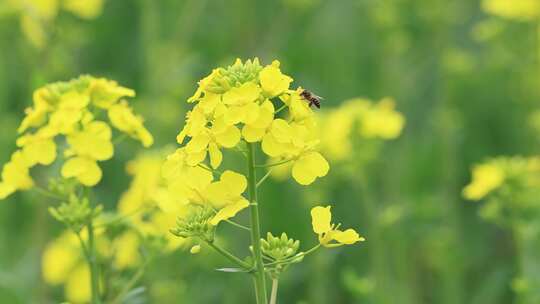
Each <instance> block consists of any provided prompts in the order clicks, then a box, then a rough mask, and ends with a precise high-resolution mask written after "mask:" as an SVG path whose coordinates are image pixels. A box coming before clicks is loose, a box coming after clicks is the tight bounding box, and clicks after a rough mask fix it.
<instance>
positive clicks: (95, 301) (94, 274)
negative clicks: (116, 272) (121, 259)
mask: <svg viewBox="0 0 540 304" xmlns="http://www.w3.org/2000/svg"><path fill="white" fill-rule="evenodd" d="M87 229H88V248H87V251H88V264H89V268H90V283H91V289H92V304H100V303H101V299H100V298H99V276H98V267H97V263H96V249H95V245H94V226H93V223H92V220H91V221H90V222H89V223H88V225H87Z"/></svg>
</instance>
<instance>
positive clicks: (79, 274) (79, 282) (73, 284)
mask: <svg viewBox="0 0 540 304" xmlns="http://www.w3.org/2000/svg"><path fill="white" fill-rule="evenodd" d="M90 286H91V283H90V269H89V268H88V264H79V265H78V266H77V267H76V268H75V269H74V270H72V272H71V273H70V275H69V277H68V279H67V281H66V283H65V286H64V294H65V296H66V299H67V300H68V301H70V302H72V303H88V302H89V301H90V298H91V287H90Z"/></svg>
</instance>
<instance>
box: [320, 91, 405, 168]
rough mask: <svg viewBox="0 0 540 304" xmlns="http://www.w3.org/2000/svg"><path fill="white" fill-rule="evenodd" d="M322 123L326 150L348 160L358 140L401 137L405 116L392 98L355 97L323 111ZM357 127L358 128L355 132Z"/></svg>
mask: <svg viewBox="0 0 540 304" xmlns="http://www.w3.org/2000/svg"><path fill="white" fill-rule="evenodd" d="M318 124H319V125H318V129H319V132H320V133H321V146H322V151H323V152H324V153H325V155H327V156H328V157H330V158H331V159H333V160H345V159H347V158H348V157H350V156H351V154H352V152H353V150H354V149H353V147H354V143H355V141H358V140H391V139H395V138H397V137H399V135H401V132H402V130H403V127H404V125H405V118H404V116H403V115H402V114H401V113H399V112H397V111H396V110H395V102H394V101H393V100H392V99H390V98H384V99H382V100H381V101H379V102H377V103H374V102H372V101H370V100H368V99H363V98H354V99H350V100H347V101H345V102H343V104H342V105H340V106H339V107H338V108H336V109H330V110H323V111H321V115H320V116H319V117H318ZM355 128H356V130H357V132H353V131H356V130H355Z"/></svg>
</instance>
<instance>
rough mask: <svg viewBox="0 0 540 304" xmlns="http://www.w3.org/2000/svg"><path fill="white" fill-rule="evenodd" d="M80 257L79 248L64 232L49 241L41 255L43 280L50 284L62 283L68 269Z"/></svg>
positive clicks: (70, 268)
mask: <svg viewBox="0 0 540 304" xmlns="http://www.w3.org/2000/svg"><path fill="white" fill-rule="evenodd" d="M80 258H81V256H80V254H79V249H78V248H77V246H76V243H75V244H74V243H73V242H71V236H70V235H69V234H67V233H64V234H63V235H61V236H60V237H58V238H57V239H55V240H54V241H52V242H51V243H49V244H48V245H47V246H46V247H45V250H44V251H43V255H42V257H41V272H42V275H43V279H44V280H45V282H47V283H49V284H51V285H58V284H62V283H64V281H65V280H66V279H67V277H68V275H69V273H70V271H71V270H72V269H73V267H74V266H75V265H76V263H77V262H78V261H79V259H80Z"/></svg>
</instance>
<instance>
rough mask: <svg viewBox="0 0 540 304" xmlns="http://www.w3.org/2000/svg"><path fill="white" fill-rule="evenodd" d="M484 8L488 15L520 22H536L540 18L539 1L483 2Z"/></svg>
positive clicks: (504, 0)
mask: <svg viewBox="0 0 540 304" xmlns="http://www.w3.org/2000/svg"><path fill="white" fill-rule="evenodd" d="M482 8H483V9H484V11H486V12H487V13H490V14H493V15H496V16H500V17H503V18H508V19H515V20H520V21H534V20H535V19H537V18H538V17H539V16H540V2H539V1H538V0H483V1H482Z"/></svg>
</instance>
